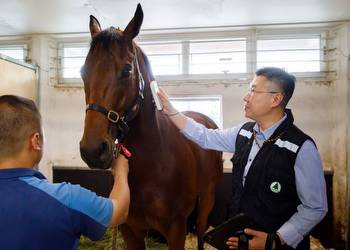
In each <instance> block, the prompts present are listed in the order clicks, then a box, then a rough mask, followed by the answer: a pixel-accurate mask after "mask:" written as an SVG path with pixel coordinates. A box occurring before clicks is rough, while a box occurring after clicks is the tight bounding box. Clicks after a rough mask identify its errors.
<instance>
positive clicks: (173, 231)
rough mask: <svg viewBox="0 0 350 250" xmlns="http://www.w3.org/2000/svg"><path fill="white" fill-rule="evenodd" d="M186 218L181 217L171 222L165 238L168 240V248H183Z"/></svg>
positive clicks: (170, 249)
mask: <svg viewBox="0 0 350 250" xmlns="http://www.w3.org/2000/svg"><path fill="white" fill-rule="evenodd" d="M186 229H187V220H186V218H181V219H178V220H176V221H174V222H173V223H171V225H170V227H169V229H168V232H167V234H166V238H167V241H168V247H169V249H168V250H184V249H185V240H186Z"/></svg>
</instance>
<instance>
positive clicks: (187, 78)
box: [57, 27, 330, 86]
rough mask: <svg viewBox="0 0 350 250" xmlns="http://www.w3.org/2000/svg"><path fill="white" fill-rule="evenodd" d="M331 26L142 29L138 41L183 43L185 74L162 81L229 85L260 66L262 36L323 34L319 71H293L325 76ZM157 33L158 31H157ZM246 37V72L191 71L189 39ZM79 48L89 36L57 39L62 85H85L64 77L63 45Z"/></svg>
mask: <svg viewBox="0 0 350 250" xmlns="http://www.w3.org/2000/svg"><path fill="white" fill-rule="evenodd" d="M329 30H330V28H329V27H314V28H285V29H282V28H271V27H267V28H264V27H257V28H253V27H248V28H247V27H246V29H244V28H242V29H241V30H223V31H210V32H202V31H193V32H182V33H180V32H170V31H166V30H164V31H162V30H155V31H151V32H147V31H145V32H143V33H142V34H140V35H139V36H138V37H137V38H135V42H136V43H137V44H138V45H140V47H142V44H156V43H178V42H180V43H181V44H182V74H177V75H155V76H156V78H157V80H159V81H160V82H162V81H170V82H171V81H183V82H184V83H186V82H194V81H204V82H205V81H213V80H216V81H217V82H221V83H224V84H226V83H227V82H230V81H232V80H237V81H239V80H250V79H252V78H253V77H254V74H255V71H256V66H257V41H258V40H260V39H297V38H315V37H316V36H318V37H320V53H321V57H320V62H321V67H320V71H319V72H293V74H294V75H295V76H296V77H297V78H317V79H320V78H321V79H326V77H327V74H328V71H327V70H328V68H329V62H327V61H326V59H327V56H326V51H327V47H328V45H327V39H329V37H328V32H329ZM154 32H158V33H154ZM241 39H245V40H246V73H226V74H225V73H220V74H189V70H190V59H189V55H190V51H189V47H190V42H191V41H213V40H218V41H220V40H241ZM67 45H68V46H72V47H79V46H88V47H89V38H88V37H83V38H82V37H80V38H78V39H77V38H76V39H74V38H73V39H69V38H67V39H60V40H59V41H58V55H57V57H58V84H59V85H61V86H77V85H82V84H83V82H82V80H81V78H63V67H62V66H63V48H64V47H65V46H66V47H67Z"/></svg>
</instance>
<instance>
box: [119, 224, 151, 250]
mask: <svg viewBox="0 0 350 250" xmlns="http://www.w3.org/2000/svg"><path fill="white" fill-rule="evenodd" d="M120 231H121V232H122V236H123V239H124V243H125V245H126V248H125V249H126V250H145V240H144V238H145V235H146V233H145V231H144V230H135V229H132V228H131V227H130V226H129V225H127V224H122V225H121V226H120Z"/></svg>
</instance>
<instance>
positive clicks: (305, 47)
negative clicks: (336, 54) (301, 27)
mask: <svg viewBox="0 0 350 250" xmlns="http://www.w3.org/2000/svg"><path fill="white" fill-rule="evenodd" d="M320 65H321V48H320V37H314V38H295V39H266V40H265V39H264V40H258V41H257V67H258V68H261V67H266V66H275V67H280V68H284V69H286V70H287V71H289V72H319V71H321V66H320Z"/></svg>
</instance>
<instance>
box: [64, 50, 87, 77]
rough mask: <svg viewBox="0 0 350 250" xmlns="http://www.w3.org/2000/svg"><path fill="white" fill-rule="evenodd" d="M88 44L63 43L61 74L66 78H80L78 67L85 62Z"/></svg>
mask: <svg viewBox="0 0 350 250" xmlns="http://www.w3.org/2000/svg"><path fill="white" fill-rule="evenodd" d="M88 52H89V46H88V45H87V44H64V45H63V47H62V56H61V76H62V78H63V79H66V78H71V79H74V78H80V68H81V67H82V66H83V64H84V62H85V58H86V56H87V53H88Z"/></svg>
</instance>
